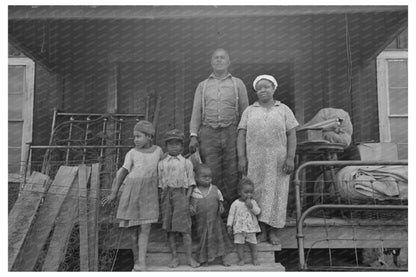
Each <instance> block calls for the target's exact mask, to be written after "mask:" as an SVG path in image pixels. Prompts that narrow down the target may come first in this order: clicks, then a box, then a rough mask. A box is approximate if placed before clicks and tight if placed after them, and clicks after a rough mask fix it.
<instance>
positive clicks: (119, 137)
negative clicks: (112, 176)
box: [115, 119, 122, 168]
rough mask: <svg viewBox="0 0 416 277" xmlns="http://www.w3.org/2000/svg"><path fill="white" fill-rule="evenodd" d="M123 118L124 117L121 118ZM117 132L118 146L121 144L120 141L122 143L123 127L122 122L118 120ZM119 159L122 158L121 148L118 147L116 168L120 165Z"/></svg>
mask: <svg viewBox="0 0 416 277" xmlns="http://www.w3.org/2000/svg"><path fill="white" fill-rule="evenodd" d="M121 120H122V119H121ZM115 126H116V132H117V133H116V134H117V136H116V138H117V140H116V141H117V146H120V143H121V127H122V124H121V122H120V123H118V122H116V125H115ZM119 159H120V148H116V168H117V167H118V163H119Z"/></svg>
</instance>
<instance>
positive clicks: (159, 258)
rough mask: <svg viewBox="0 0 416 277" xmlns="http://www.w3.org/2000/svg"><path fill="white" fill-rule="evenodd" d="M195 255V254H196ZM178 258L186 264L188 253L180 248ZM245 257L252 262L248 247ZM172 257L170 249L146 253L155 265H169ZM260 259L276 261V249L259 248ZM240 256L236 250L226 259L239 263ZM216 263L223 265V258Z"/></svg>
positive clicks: (231, 262) (247, 261)
mask: <svg viewBox="0 0 416 277" xmlns="http://www.w3.org/2000/svg"><path fill="white" fill-rule="evenodd" d="M194 257H195V254H194ZM178 258H179V262H180V264H186V255H185V253H184V251H183V248H182V249H178ZM244 258H245V262H246V263H248V264H249V263H251V254H250V251H249V249H248V247H247V249H246V251H245V253H244ZM171 259H172V256H171V253H170V251H164V252H153V250H150V249H149V251H148V252H147V255H146V261H147V264H148V265H152V266H153V265H154V266H163V265H167V264H168V263H169V262H170V260H171ZM258 259H259V262H260V263H264V264H265V263H274V259H275V258H274V251H260V249H258ZM238 260H239V259H238V256H237V252H235V250H234V251H233V252H231V253H229V254H227V255H226V261H227V262H228V263H230V264H237V262H238ZM213 264H214V265H221V260H220V259H216V260H215V261H214V262H213Z"/></svg>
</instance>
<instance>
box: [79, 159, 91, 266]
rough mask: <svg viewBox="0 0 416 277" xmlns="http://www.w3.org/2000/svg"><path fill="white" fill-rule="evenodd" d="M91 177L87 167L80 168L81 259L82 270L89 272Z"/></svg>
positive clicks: (81, 166)
mask: <svg viewBox="0 0 416 277" xmlns="http://www.w3.org/2000/svg"><path fill="white" fill-rule="evenodd" d="M88 178H89V175H87V168H86V166H85V165H80V166H79V171H78V182H79V199H78V201H79V202H78V203H79V206H78V208H79V259H80V270H81V271H88V270H89V257H88V252H89V251H88V210H87V183H88Z"/></svg>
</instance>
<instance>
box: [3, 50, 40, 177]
mask: <svg viewBox="0 0 416 277" xmlns="http://www.w3.org/2000/svg"><path fill="white" fill-rule="evenodd" d="M8 66H24V67H25V80H24V87H23V111H22V119H23V126H22V145H21V149H22V151H21V156H20V160H21V161H27V160H28V158H29V157H28V155H29V144H31V143H32V133H33V103H34V88H35V62H34V61H33V60H31V59H30V58H27V57H9V58H8ZM8 122H9V118H8ZM26 168H30V166H29V165H26V164H25V163H22V164H21V166H20V172H19V174H17V173H9V174H8V180H9V182H19V183H20V182H21V181H22V179H23V177H24V175H25V171H26Z"/></svg>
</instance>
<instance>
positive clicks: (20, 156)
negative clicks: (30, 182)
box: [8, 57, 35, 182]
mask: <svg viewBox="0 0 416 277" xmlns="http://www.w3.org/2000/svg"><path fill="white" fill-rule="evenodd" d="M34 73H35V71H34V62H33V61H32V60H31V59H29V58H26V57H24V58H23V57H22V58H20V57H19V58H9V72H8V77H9V86H8V173H9V182H20V180H21V179H20V177H21V176H23V174H24V172H25V167H24V165H25V162H26V160H27V158H28V152H29V151H28V150H29V149H28V145H27V143H30V142H32V118H33V89H34Z"/></svg>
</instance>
